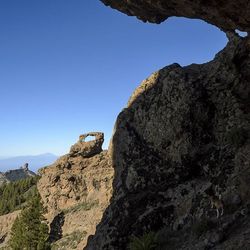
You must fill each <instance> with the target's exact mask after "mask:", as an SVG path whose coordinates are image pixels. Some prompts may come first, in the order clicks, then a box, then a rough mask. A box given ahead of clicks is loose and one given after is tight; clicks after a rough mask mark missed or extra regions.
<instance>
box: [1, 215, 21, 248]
mask: <svg viewBox="0 0 250 250" xmlns="http://www.w3.org/2000/svg"><path fill="white" fill-rule="evenodd" d="M20 212H21V210H18V211H15V212H12V213H9V214H6V215H2V216H0V249H4V248H5V247H6V248H7V242H8V241H9V239H10V231H11V227H12V225H13V223H14V221H15V219H16V218H17V216H18V215H19V213H20ZM7 249H8V248H7Z"/></svg>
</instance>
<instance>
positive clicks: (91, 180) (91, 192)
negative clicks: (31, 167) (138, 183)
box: [38, 133, 113, 250]
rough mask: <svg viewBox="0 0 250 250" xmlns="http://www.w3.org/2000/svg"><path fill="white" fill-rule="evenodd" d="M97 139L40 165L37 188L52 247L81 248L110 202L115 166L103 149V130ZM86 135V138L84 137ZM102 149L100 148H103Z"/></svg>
mask: <svg viewBox="0 0 250 250" xmlns="http://www.w3.org/2000/svg"><path fill="white" fill-rule="evenodd" d="M89 135H91V136H93V135H94V136H96V139H95V140H94V141H90V142H82V141H79V142H78V143H76V144H75V145H77V147H79V151H77V150H75V149H76V148H77V147H76V146H75V145H74V146H73V147H72V148H73V149H72V148H71V150H70V153H69V154H66V155H64V156H62V157H60V158H59V159H58V160H57V161H56V162H55V163H54V164H52V165H51V166H48V167H46V168H43V169H40V170H39V173H40V175H41V179H40V180H39V182H38V190H39V193H40V194H41V197H42V200H43V203H44V206H45V209H46V210H47V213H46V214H45V217H46V219H47V220H48V223H49V224H50V226H51V234H50V239H51V242H52V243H53V245H54V248H53V249H60V250H63V249H65V250H69V249H82V248H83V247H84V246H85V245H86V241H87V238H88V236H89V235H90V234H94V233H95V228H96V225H97V224H98V223H99V222H100V220H101V218H102V214H103V211H104V210H105V209H106V207H107V206H108V204H109V199H110V197H111V194H112V180H113V168H112V167H111V161H110V157H109V154H108V152H107V151H102V150H101V147H102V143H103V140H104V135H103V133H88V134H86V135H84V136H80V138H81V140H82V139H84V138H85V137H87V136H89ZM83 137H84V138H83ZM100 151H101V152H100Z"/></svg>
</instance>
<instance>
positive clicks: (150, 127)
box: [85, 0, 250, 250]
mask: <svg viewBox="0 0 250 250" xmlns="http://www.w3.org/2000/svg"><path fill="white" fill-rule="evenodd" d="M104 2H112V4H113V5H114V6H116V7H117V8H118V7H119V9H122V10H123V11H125V9H124V8H125V7H126V8H127V9H126V12H128V13H129V11H132V9H133V8H135V11H137V12H135V14H136V13H139V15H140V17H141V18H143V13H141V12H144V13H146V14H145V15H146V16H145V18H144V19H148V20H150V21H152V20H151V19H150V18H154V16H157V15H158V14H159V12H158V11H156V10H162V13H163V14H164V9H167V6H170V4H173V2H177V5H179V4H180V3H179V2H180V1H132V0H131V1H111V0H110V1H108V0H107V1H104ZM135 2H137V3H138V5H136V4H135ZM146 2H147V3H148V4H145V3H146ZM149 2H151V4H149ZM189 2H190V8H189V7H188V6H185V8H183V11H191V9H192V10H193V13H194V14H193V17H200V16H201V15H200V14H199V11H202V9H203V5H205V4H206V6H207V11H205V10H206V9H203V11H205V13H204V15H203V16H205V14H206V13H208V14H209V15H210V16H211V17H213V19H211V22H212V21H213V22H214V23H216V24H217V25H221V27H223V28H235V27H236V26H237V27H238V28H239V27H242V28H245V27H246V25H247V24H248V21H247V18H246V16H244V13H247V11H248V10H245V11H244V12H242V13H243V14H242V15H241V14H239V13H238V14H237V17H238V21H237V22H236V21H233V19H234V15H233V14H232V18H231V19H228V20H227V21H226V17H227V15H229V13H231V12H227V8H226V7H227V6H228V8H230V9H232V6H233V3H235V4H236V3H237V4H239V8H238V9H237V8H236V7H235V8H233V10H234V11H235V13H236V12H237V11H239V9H240V7H241V5H240V4H243V2H244V3H245V1H243V2H241V1H240V2H235V1H234V2H233V1H229V2H228V1H227V5H224V3H226V2H224V1H219V2H220V6H224V12H222V10H220V9H218V10H217V11H215V10H214V9H212V10H209V8H210V7H209V6H210V5H211V6H212V3H214V4H215V1H212V2H210V3H211V4H208V3H207V2H206V3H205V2H204V1H203V3H204V4H203V5H201V6H200V7H199V6H198V2H197V1H189ZM216 2H217V1H216ZM142 3H144V5H143V6H144V7H145V8H142V6H141V4H142ZM199 3H200V2H199ZM116 4H117V5H116ZM119 4H120V5H119ZM156 4H158V9H157V8H155V9H153V7H152V6H154V5H156ZM163 4H164V6H165V7H164V6H163ZM118 5H119V6H118ZM187 5H188V4H187ZM124 6H125V7H124ZM131 6H133V8H132V7H131ZM136 6H137V8H136ZM161 6H162V7H161ZM230 6H231V7H230ZM151 7H152V8H151ZM163 7H164V8H163ZM197 8H198V9H197ZM208 10H209V11H208ZM140 11H141V12H140ZM172 11H173V12H171V14H176V12H174V10H172ZM219 12H220V13H225V16H224V18H221V19H220V20H219V21H216V20H217V19H216V15H217V14H218V13H219ZM211 13H214V14H213V15H212V14H211ZM232 13H233V12H232ZM130 14H132V12H131V13H130ZM163 14H162V19H163V18H164V15H163ZM166 15H169V13H168V14H166ZM178 15H180V13H179V14H178ZM220 15H222V14H220ZM158 16H159V17H161V15H158ZM186 16H188V15H186ZM248 17H249V15H248ZM241 18H243V19H244V20H245V22H243V21H241ZM223 20H224V21H223ZM248 20H249V19H248ZM223 25H224V26H223ZM240 25H241V26H240ZM249 82H250V44H249V40H248V38H240V37H238V36H236V35H232V34H231V36H230V41H229V43H228V45H227V47H226V48H225V49H224V50H223V51H222V52H220V53H218V54H217V55H216V57H215V59H214V60H213V61H211V62H209V63H206V64H202V65H197V64H192V65H190V66H187V67H181V66H180V65H178V64H173V65H170V66H168V67H165V68H163V69H161V70H159V71H158V72H156V73H154V74H153V75H152V76H150V77H149V78H148V79H147V80H145V81H143V82H142V84H141V85H140V87H138V89H137V90H136V91H135V92H134V94H133V95H132V97H131V99H130V100H129V103H128V106H127V108H125V109H124V110H123V111H122V112H121V113H120V114H119V116H118V118H117V122H116V126H115V132H114V136H113V138H112V144H111V146H110V149H109V150H110V153H111V154H112V158H113V159H112V160H113V166H114V167H115V178H114V183H113V188H114V193H113V197H112V200H111V204H110V206H109V207H108V209H107V210H106V212H105V213H104V216H103V219H102V221H101V223H100V224H99V225H98V227H97V231H96V234H95V235H94V236H93V237H91V238H90V239H89V241H88V245H87V247H86V248H85V249H87V250H97V249H98V250H122V249H127V246H128V242H129V237H130V236H131V235H142V234H143V233H145V232H150V231H159V230H160V229H162V228H167V230H169V231H170V232H172V233H173V232H174V231H177V232H181V233H179V235H178V237H177V238H178V242H177V243H176V245H172V246H171V247H172V248H171V249H206V248H207V249H208V248H209V247H214V246H216V245H218V244H221V242H222V241H223V245H224V247H226V246H227V247H226V248H223V247H222V248H220V247H219V246H217V247H218V248H216V249H240V248H242V247H243V248H242V249H245V248H244V246H245V245H247V243H248V244H250V242H249V239H250V237H248V239H247V236H246V239H245V241H244V240H243V241H241V243H237V248H229V246H228V245H227V239H229V240H230V242H231V243H230V244H231V245H234V244H235V245H236V241H237V237H235V238H233V237H231V238H230V237H229V234H231V235H232V231H230V230H229V229H230V228H231V227H232V226H234V225H236V224H237V221H239V220H238V219H236V218H239V217H240V216H243V215H242V214H244V213H241V212H240V211H241V210H242V209H243V210H244V209H246V207H247V204H248V203H250V191H249V190H250V189H249V182H250V177H249V176H250V108H249V107H250V84H249ZM208 190H212V191H213V193H214V194H217V195H218V196H222V199H223V200H224V201H225V214H226V215H224V217H222V219H221V221H220V223H221V224H220V223H219V224H220V225H222V226H218V227H215V228H216V229H214V231H212V232H211V233H210V234H209V235H205V236H204V232H203V231H202V235H203V236H202V237H203V238H202V237H200V238H192V237H191V236H192V228H193V226H194V225H195V221H200V220H204V219H209V218H215V217H216V211H215V210H213V209H211V208H210V201H209V198H208V195H207V192H208ZM235 195H237V196H239V197H240V200H241V205H239V204H238V205H237V206H233V204H234V203H235V202H234V198H233V197H235ZM246 214H247V213H245V215H244V216H246ZM247 218H248V217H247ZM243 220H245V221H250V220H249V219H242V221H243ZM213 223H215V224H216V223H217V220H216V218H215V221H214V222H213ZM238 224H239V225H241V224H240V223H238ZM246 225H249V224H244V227H246V228H247V226H246ZM181 230H184V231H181ZM242 231H243V232H244V229H243V228H241V230H238V231H237V232H242ZM248 231H249V230H248ZM248 231H246V232H248ZM170 235H171V234H167V235H166V236H165V238H169V239H170ZM248 236H249V234H248ZM185 237H186V240H185ZM188 238H190V239H191V240H187V239H188ZM228 242H229V241H228ZM228 244H229V243H228ZM223 245H222V246H223ZM163 249H168V248H167V247H166V248H163Z"/></svg>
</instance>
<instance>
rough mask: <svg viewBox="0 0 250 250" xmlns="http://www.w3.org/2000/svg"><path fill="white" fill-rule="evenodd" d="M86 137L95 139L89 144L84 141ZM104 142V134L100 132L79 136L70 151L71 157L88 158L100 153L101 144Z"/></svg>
mask: <svg viewBox="0 0 250 250" xmlns="http://www.w3.org/2000/svg"><path fill="white" fill-rule="evenodd" d="M88 136H95V139H94V140H92V141H89V142H85V141H84V140H85V139H86V138H87V137H88ZM103 142H104V134H103V133H101V132H90V133H87V134H83V135H80V136H79V141H78V142H77V143H76V144H74V145H73V146H72V147H71V149H70V153H69V154H70V155H71V156H79V155H81V156H82V157H90V156H93V155H96V154H99V153H100V152H102V144H103Z"/></svg>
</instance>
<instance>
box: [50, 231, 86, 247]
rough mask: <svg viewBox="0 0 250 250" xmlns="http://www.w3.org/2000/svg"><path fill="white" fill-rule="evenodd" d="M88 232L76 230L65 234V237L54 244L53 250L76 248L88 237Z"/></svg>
mask: <svg viewBox="0 0 250 250" xmlns="http://www.w3.org/2000/svg"><path fill="white" fill-rule="evenodd" d="M86 235H87V232H85V231H83V232H81V231H79V230H78V231H74V232H73V233H71V234H67V235H64V237H63V239H61V240H59V241H57V242H56V243H54V244H53V245H52V250H63V249H76V248H77V246H78V244H79V243H80V242H81V241H82V240H83V239H84V238H85V237H86Z"/></svg>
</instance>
